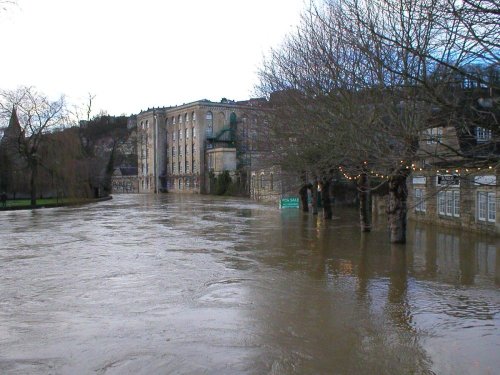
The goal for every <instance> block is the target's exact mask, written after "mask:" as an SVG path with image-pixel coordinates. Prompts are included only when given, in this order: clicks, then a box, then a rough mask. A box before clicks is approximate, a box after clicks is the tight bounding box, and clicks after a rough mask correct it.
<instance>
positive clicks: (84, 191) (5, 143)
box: [0, 87, 136, 206]
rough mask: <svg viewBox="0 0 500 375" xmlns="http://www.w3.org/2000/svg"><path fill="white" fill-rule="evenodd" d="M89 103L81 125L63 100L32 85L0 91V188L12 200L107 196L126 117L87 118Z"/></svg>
mask: <svg viewBox="0 0 500 375" xmlns="http://www.w3.org/2000/svg"><path fill="white" fill-rule="evenodd" d="M91 100H92V97H90V98H89V105H88V108H87V109H88V110H87V111H86V112H87V113H86V114H87V120H84V121H81V120H80V119H79V118H78V117H77V116H75V112H74V111H70V110H69V106H68V104H67V103H66V101H65V98H64V97H63V96H61V97H60V98H58V99H56V100H51V99H50V98H49V97H48V96H46V95H45V94H43V93H41V92H39V91H37V90H36V89H35V88H33V87H21V88H19V89H16V90H2V91H0V118H1V120H2V122H3V123H4V124H7V123H8V127H6V130H5V133H4V136H3V138H2V139H1V141H0V189H1V190H2V191H4V192H7V193H9V195H11V196H14V197H15V196H16V193H17V194H22V193H24V194H26V193H29V195H30V198H31V204H32V206H35V205H36V200H37V199H38V198H39V197H40V196H42V195H43V196H52V197H55V196H56V197H77V198H87V197H93V196H96V195H106V194H109V193H110V192H111V175H112V173H113V170H114V165H115V163H116V162H118V163H121V162H123V161H124V160H123V157H122V156H121V155H120V153H119V152H118V149H119V146H120V145H122V144H123V143H124V142H125V141H126V140H127V139H128V138H129V135H130V131H129V130H128V129H127V118H126V117H125V116H122V117H112V116H107V115H99V116H96V117H94V118H93V119H90V113H91V108H90V106H91ZM79 125H82V126H79ZM135 159H136V158H135ZM130 162H131V163H134V162H135V163H136V160H130Z"/></svg>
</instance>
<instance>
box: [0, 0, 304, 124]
mask: <svg viewBox="0 0 500 375" xmlns="http://www.w3.org/2000/svg"><path fill="white" fill-rule="evenodd" d="M304 7H305V2H304V0H175V1H170V0H163V1H162V0H140V1H139V0H137V1H131V0H120V1H118V0H17V6H14V7H13V6H10V7H8V8H7V10H5V11H4V10H1V14H0V35H2V60H1V62H0V88H2V89H12V88H16V87H18V86H20V85H32V86H35V87H37V89H39V90H40V91H42V92H45V93H47V94H49V95H52V96H57V95H60V94H65V95H66V96H67V98H68V100H69V101H70V102H72V103H78V102H80V103H82V104H83V103H84V102H85V97H87V96H88V93H91V94H93V95H95V96H96V97H95V105H94V112H95V113H97V112H98V111H99V110H101V109H102V110H106V111H107V112H108V113H110V114H114V115H119V114H122V113H124V114H127V115H128V114H132V113H137V112H139V111H140V110H142V109H146V108H147V107H153V106H168V105H177V104H183V103H187V102H191V101H195V100H199V99H209V100H213V101H219V100H220V99H221V98H222V97H226V98H228V99H234V100H244V99H248V98H249V97H251V96H252V95H253V90H254V85H255V83H256V80H257V77H256V71H257V69H258V67H259V66H260V64H261V62H262V59H263V56H264V54H265V53H266V52H267V51H269V49H270V48H271V47H275V46H277V45H279V43H280V42H281V41H282V39H283V37H284V36H285V35H286V34H287V33H288V32H290V31H292V30H293V28H294V27H295V26H296V25H297V23H298V19H299V14H300V12H301V10H302V9H304Z"/></svg>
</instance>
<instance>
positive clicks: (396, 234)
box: [387, 170, 409, 243]
mask: <svg viewBox="0 0 500 375" xmlns="http://www.w3.org/2000/svg"><path fill="white" fill-rule="evenodd" d="M408 174H409V172H407V171H405V170H401V171H399V173H398V172H395V174H393V175H391V176H390V177H389V202H388V207H387V215H388V220H389V228H390V231H391V242H392V243H406V209H407V207H406V199H407V197H408V189H407V187H406V178H407V177H408Z"/></svg>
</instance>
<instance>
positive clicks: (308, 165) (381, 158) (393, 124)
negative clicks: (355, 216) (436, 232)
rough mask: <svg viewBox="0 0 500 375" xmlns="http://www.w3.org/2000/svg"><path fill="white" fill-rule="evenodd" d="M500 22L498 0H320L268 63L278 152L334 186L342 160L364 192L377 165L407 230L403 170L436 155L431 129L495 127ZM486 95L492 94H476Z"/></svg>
mask: <svg viewBox="0 0 500 375" xmlns="http://www.w3.org/2000/svg"><path fill="white" fill-rule="evenodd" d="M499 25H500V9H499V7H498V3H497V2H496V0H323V1H311V3H310V6H309V8H308V9H307V11H305V12H304V14H303V16H302V21H301V23H300V25H299V26H298V28H297V30H296V31H295V32H293V33H292V34H290V35H289V36H288V37H287V39H286V40H285V41H284V43H283V44H282V45H281V46H279V47H278V48H276V49H273V50H272V51H271V53H270V54H269V56H268V57H267V58H266V59H265V61H264V63H263V66H262V68H261V69H260V72H259V77H260V82H259V84H258V87H257V90H258V92H259V94H261V95H264V96H266V97H268V98H269V99H270V102H271V104H272V110H271V111H270V113H269V116H270V117H271V119H270V120H269V121H268V122H267V124H268V126H269V129H268V132H269V134H270V139H272V142H273V147H272V149H274V150H275V152H273V153H272V157H271V162H272V163H275V164H276V163H277V164H280V165H281V166H282V168H284V169H285V170H286V169H295V170H297V169H298V170H300V171H303V172H307V173H308V174H309V175H312V176H314V178H315V179H317V180H319V181H323V183H324V184H325V186H328V184H329V181H330V180H331V178H332V176H334V175H335V174H337V173H338V172H339V170H342V173H347V174H349V175H351V176H358V178H359V181H358V183H359V188H360V190H361V191H362V192H364V193H367V192H369V191H370V190H371V189H372V187H370V186H372V185H376V186H378V185H377V181H375V183H374V182H371V183H370V182H369V181H368V179H367V177H368V174H370V172H371V171H373V172H374V173H376V174H378V175H383V176H385V177H387V180H385V179H384V180H383V181H379V182H380V183H381V184H382V183H384V181H385V183H386V184H387V185H386V187H387V188H388V191H389V203H388V214H389V221H390V228H391V240H392V241H393V242H405V240H406V237H405V236H406V230H405V229H406V198H407V189H406V181H407V178H408V176H409V175H410V172H411V165H412V164H413V163H417V162H418V161H420V160H422V159H425V158H426V157H429V156H430V155H425V154H422V149H420V148H419V142H420V141H421V140H422V135H423V134H425V130H427V129H429V128H432V127H437V126H454V127H455V128H456V129H457V131H459V132H462V133H466V132H470V129H471V125H474V124H476V125H477V124H480V125H481V126H483V127H484V126H486V127H488V128H489V129H491V130H492V131H493V132H494V134H495V132H497V131H498V122H497V118H498V117H497V116H498V104H497V103H496V102H495V100H496V99H495V95H497V94H498V91H499V90H500V54H499V49H500V30H499ZM485 98H489V100H490V102H491V103H493V104H492V105H491V106H484V107H481V106H478V104H477V103H478V99H482V100H483V102H484V99H485ZM450 153H451V154H454V155H456V156H461V157H466V155H464V153H463V150H462V149H461V148H460V147H457V148H455V149H452V150H450ZM494 157H495V155H487V156H484V157H483V158H481V161H482V162H485V163H491V159H492V158H494ZM495 160H497V159H495ZM471 162H474V163H477V162H478V160H473V161H471ZM327 190H328V189H324V191H323V193H325V192H326V191H327ZM362 201H363V199H362Z"/></svg>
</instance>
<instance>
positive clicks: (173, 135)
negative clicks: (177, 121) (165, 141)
mask: <svg viewBox="0 0 500 375" xmlns="http://www.w3.org/2000/svg"><path fill="white" fill-rule="evenodd" d="M172 141H175V130H174V131H173V132H172Z"/></svg>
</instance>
